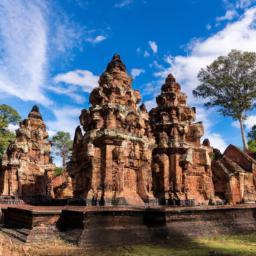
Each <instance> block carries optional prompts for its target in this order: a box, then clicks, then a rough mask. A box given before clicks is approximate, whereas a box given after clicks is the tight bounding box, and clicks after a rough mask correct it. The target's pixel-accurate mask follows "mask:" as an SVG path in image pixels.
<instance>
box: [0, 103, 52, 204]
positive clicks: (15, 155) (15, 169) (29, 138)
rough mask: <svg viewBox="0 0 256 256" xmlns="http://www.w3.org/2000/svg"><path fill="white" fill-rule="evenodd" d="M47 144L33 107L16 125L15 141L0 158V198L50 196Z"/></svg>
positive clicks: (49, 159) (44, 131) (49, 163)
mask: <svg viewBox="0 0 256 256" xmlns="http://www.w3.org/2000/svg"><path fill="white" fill-rule="evenodd" d="M50 153H51V143H50V142H49V141H48V133H47V131H46V125H45V123H44V121H43V118H42V116H41V114H40V111H39V108H38V107H37V106H34V107H33V108H32V110H31V112H30V113H29V115H28V118H27V119H24V120H23V121H22V122H21V123H20V127H19V129H18V130H17V131H16V139H15V141H14V142H12V143H11V144H10V145H9V147H8V149H7V151H6V153H5V155H4V156H3V159H2V166H1V168H0V169H1V172H0V191H1V195H8V196H15V197H18V198H22V199H23V200H25V201H31V200H35V199H36V198H37V199H38V198H42V197H46V198H49V197H51V196H53V193H52V188H51V178H52V176H53V172H54V168H55V165H54V164H53V163H52V159H51V155H50Z"/></svg>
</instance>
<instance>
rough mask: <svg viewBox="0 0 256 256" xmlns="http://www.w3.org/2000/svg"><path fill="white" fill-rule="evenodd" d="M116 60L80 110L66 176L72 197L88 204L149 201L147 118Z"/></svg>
mask: <svg viewBox="0 0 256 256" xmlns="http://www.w3.org/2000/svg"><path fill="white" fill-rule="evenodd" d="M131 83H132V79H131V77H129V76H128V74H127V72H126V67H125V65H124V64H123V63H122V61H121V60H120V57H119V55H114V56H113V59H112V60H111V62H110V63H109V64H108V66H107V68H106V70H105V72H104V73H103V74H102V75H101V77H100V79H99V86H98V87H97V88H95V89H94V90H93V91H92V93H91V95H90V103H91V107H90V108H89V109H88V110H87V109H83V110H82V113H81V115H80V123H81V126H82V129H81V128H80V126H78V127H77V129H76V132H75V138H74V146H73V154H72V159H71V163H70V168H69V172H70V175H71V177H72V180H73V189H74V196H75V197H81V198H83V199H86V201H87V204H93V205H98V204H99V205H144V204H148V203H151V202H153V201H154V198H153V194H152V191H151V190H152V189H151V184H152V173H151V152H152V145H153V144H154V139H153V136H152V135H151V132H150V125H149V117H148V113H147V110H146V108H145V106H144V105H142V106H140V107H138V103H139V102H140V99H141V98H140V93H139V91H136V90H133V89H132V87H131Z"/></svg>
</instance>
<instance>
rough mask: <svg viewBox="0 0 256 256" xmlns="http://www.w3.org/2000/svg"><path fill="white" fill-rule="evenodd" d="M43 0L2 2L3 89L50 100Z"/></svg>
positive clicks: (0, 76)
mask: <svg viewBox="0 0 256 256" xmlns="http://www.w3.org/2000/svg"><path fill="white" fill-rule="evenodd" d="M43 8H44V5H43V3H40V2H39V1H26V0H14V1H8V0H1V2H0V45H1V46H0V52H1V55H0V91H2V92H4V93H7V94H8V95H11V96H16V97H18V98H20V99H22V100H34V101H37V102H40V103H42V104H46V105H47V104H50V103H51V102H50V100H49V99H48V98H47V97H46V96H45V94H44V91H43V86H44V83H45V73H46V72H47V24H46V22H45V17H44V12H43Z"/></svg>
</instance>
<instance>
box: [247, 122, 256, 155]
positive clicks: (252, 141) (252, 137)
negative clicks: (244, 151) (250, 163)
mask: <svg viewBox="0 0 256 256" xmlns="http://www.w3.org/2000/svg"><path fill="white" fill-rule="evenodd" d="M248 138H249V141H248V149H249V150H250V151H251V152H252V153H256V125H254V126H253V127H252V129H251V130H250V131H249V132H248Z"/></svg>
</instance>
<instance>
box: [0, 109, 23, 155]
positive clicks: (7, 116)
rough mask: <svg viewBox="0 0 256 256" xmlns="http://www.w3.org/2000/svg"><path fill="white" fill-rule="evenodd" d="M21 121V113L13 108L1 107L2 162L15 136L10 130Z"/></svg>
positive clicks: (0, 139)
mask: <svg viewBox="0 0 256 256" xmlns="http://www.w3.org/2000/svg"><path fill="white" fill-rule="evenodd" d="M20 120H21V117H20V115H19V113H18V112H17V111H16V110H15V109H14V108H12V107H10V106H8V105H6V104H1V105H0V160H1V159H2V156H3V154H4V152H5V150H6V149H7V147H8V145H9V144H10V142H11V141H13V140H14V139H15V134H14V133H13V132H11V131H10V130H9V129H8V126H9V125H10V124H14V125H15V124H18V123H19V121H20Z"/></svg>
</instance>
